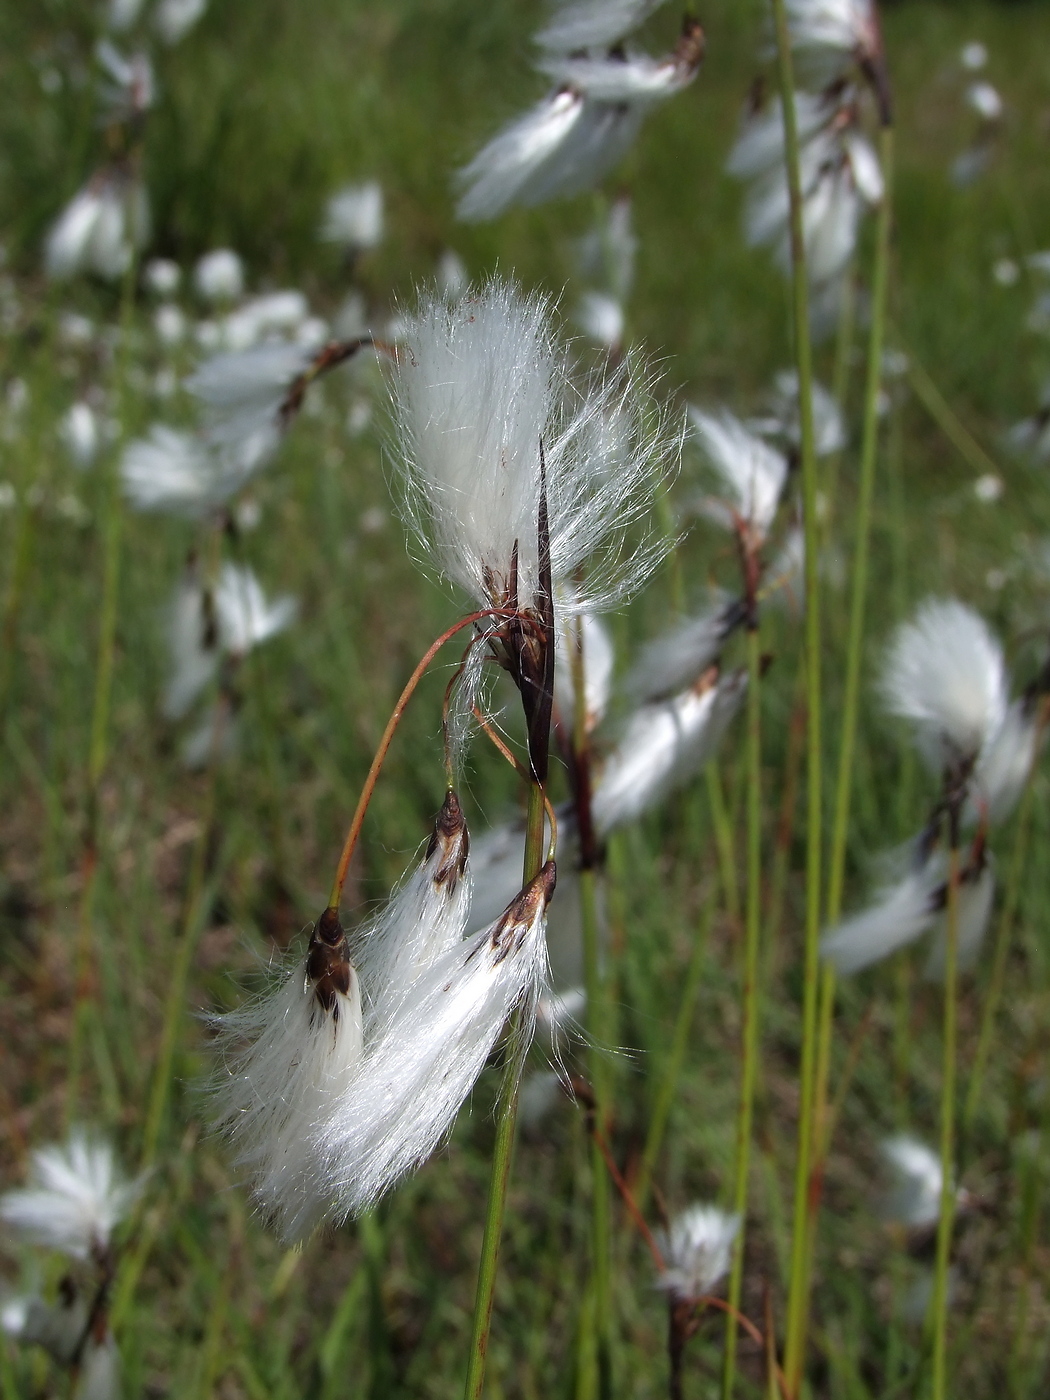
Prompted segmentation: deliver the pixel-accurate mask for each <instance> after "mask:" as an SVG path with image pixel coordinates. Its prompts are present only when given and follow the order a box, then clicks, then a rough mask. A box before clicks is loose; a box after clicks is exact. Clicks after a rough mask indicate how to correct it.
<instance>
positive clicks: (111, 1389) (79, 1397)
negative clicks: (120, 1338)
mask: <svg viewBox="0 0 1050 1400" xmlns="http://www.w3.org/2000/svg"><path fill="white" fill-rule="evenodd" d="M120 1375H121V1364H120V1352H119V1350H118V1349H117V1344H116V1342H115V1340H114V1338H113V1334H112V1332H109V1331H107V1332H106V1334H105V1336H104V1337H103V1338H102V1340H101V1341H97V1340H96V1339H95V1337H93V1336H89V1337H88V1339H87V1341H86V1342H85V1344H84V1353H83V1355H82V1356H81V1358H80V1370H79V1372H78V1374H77V1383H76V1388H75V1389H74V1391H73V1400H120V1395H121V1380H120Z"/></svg>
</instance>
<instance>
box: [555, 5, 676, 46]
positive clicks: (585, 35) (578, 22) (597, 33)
mask: <svg viewBox="0 0 1050 1400" xmlns="http://www.w3.org/2000/svg"><path fill="white" fill-rule="evenodd" d="M662 4H663V0H562V3H561V4H559V5H558V6H557V7H556V9H555V12H554V14H553V15H552V16H551V18H550V20H549V21H548V22H547V24H546V25H545V26H544V27H543V28H542V29H541V30H540V32H539V33H538V34H537V35H536V43H537V44H539V45H540V47H541V48H544V49H547V50H548V51H550V52H552V53H563V54H570V53H578V52H579V51H580V50H582V49H608V48H611V47H612V46H613V45H614V44H618V43H619V42H620V40H621V39H623V38H624V37H625V36H626V35H628V34H630V33H631V31H632V30H634V29H637V28H638V26H639V25H640V24H642V23H643V22H644V21H645V20H646V19H648V17H649V15H651V14H652V13H653V11H654V10H656V9H658V8H659V6H660V5H662Z"/></svg>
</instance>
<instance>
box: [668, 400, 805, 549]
mask: <svg viewBox="0 0 1050 1400" xmlns="http://www.w3.org/2000/svg"><path fill="white" fill-rule="evenodd" d="M689 417H690V420H691V422H692V425H693V429H694V432H695V435H696V441H697V442H698V443H699V445H700V448H701V451H702V452H703V453H704V456H705V458H706V459H707V461H708V462H709V463H710V465H711V467H712V468H713V469H714V471H715V472H716V473H717V475H718V479H719V490H718V492H717V494H715V495H713V496H711V497H710V498H708V499H707V500H705V501H704V502H703V503H702V509H703V511H704V513H705V514H706V515H707V516H708V517H709V518H710V519H712V520H714V521H715V522H716V523H717V524H719V525H722V526H724V527H725V528H726V529H728V530H731V529H735V528H736V527H737V526H738V525H742V526H744V527H746V529H747V530H748V532H749V533H750V535H751V536H752V538H753V539H754V540H755V541H756V542H757V543H761V542H762V541H763V540H764V539H765V537H766V535H767V534H768V533H769V529H770V526H771V525H772V523H773V519H774V517H775V515H776V512H777V506H778V505H779V504H780V497H781V494H782V493H783V490H784V483H785V482H786V480H787V458H786V457H785V456H784V454H783V453H782V452H778V451H777V449H776V448H775V447H771V446H770V445H769V443H768V442H764V441H763V440H762V438H760V437H758V436H756V434H754V433H752V432H749V431H748V429H747V428H746V427H745V426H744V424H743V423H742V422H741V421H740V419H739V418H736V417H734V416H733V414H731V413H729V412H728V411H726V410H724V409H723V411H722V412H721V413H720V414H719V415H718V416H717V417H716V416H715V415H714V414H710V413H704V412H702V410H700V409H698V408H690V410H689Z"/></svg>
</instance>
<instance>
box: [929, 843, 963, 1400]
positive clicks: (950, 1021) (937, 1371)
mask: <svg viewBox="0 0 1050 1400" xmlns="http://www.w3.org/2000/svg"><path fill="white" fill-rule="evenodd" d="M945 923H946V928H945V940H946V947H945V958H944V1060H943V1070H942V1074H941V1212H940V1218H939V1220H938V1222H937V1259H936V1263H935V1265H934V1275H933V1303H932V1309H931V1327H932V1331H933V1391H932V1395H933V1400H945V1397H946V1395H947V1393H948V1392H947V1367H948V1260H949V1256H950V1254H951V1244H952V1226H953V1224H954V1222H955V1180H954V1177H955V1162H954V1158H955V1053H956V1037H957V1030H956V984H957V982H958V944H959V850H958V845H957V842H956V840H955V838H954V833H953V839H952V848H951V853H950V855H949V865H948V908H947V914H946V920H945Z"/></svg>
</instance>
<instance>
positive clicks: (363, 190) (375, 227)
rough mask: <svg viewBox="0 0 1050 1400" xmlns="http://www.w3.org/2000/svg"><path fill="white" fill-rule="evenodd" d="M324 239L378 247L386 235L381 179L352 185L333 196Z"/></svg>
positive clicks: (324, 230)
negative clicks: (384, 232) (384, 230)
mask: <svg viewBox="0 0 1050 1400" xmlns="http://www.w3.org/2000/svg"><path fill="white" fill-rule="evenodd" d="M321 238H322V239H323V240H324V241H325V242H326V243H338V244H341V245H342V246H343V247H345V248H351V249H365V248H374V247H376V246H377V244H379V243H380V242H381V241H382V238H383V188H382V186H381V185H380V184H379V182H378V181H377V180H369V181H367V182H366V183H365V184H363V185H348V186H347V187H346V189H342V190H340V191H339V192H338V193H337V194H334V195H332V197H331V199H330V200H329V201H328V205H327V207H326V209H325V218H324V223H323V224H322V225H321Z"/></svg>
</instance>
